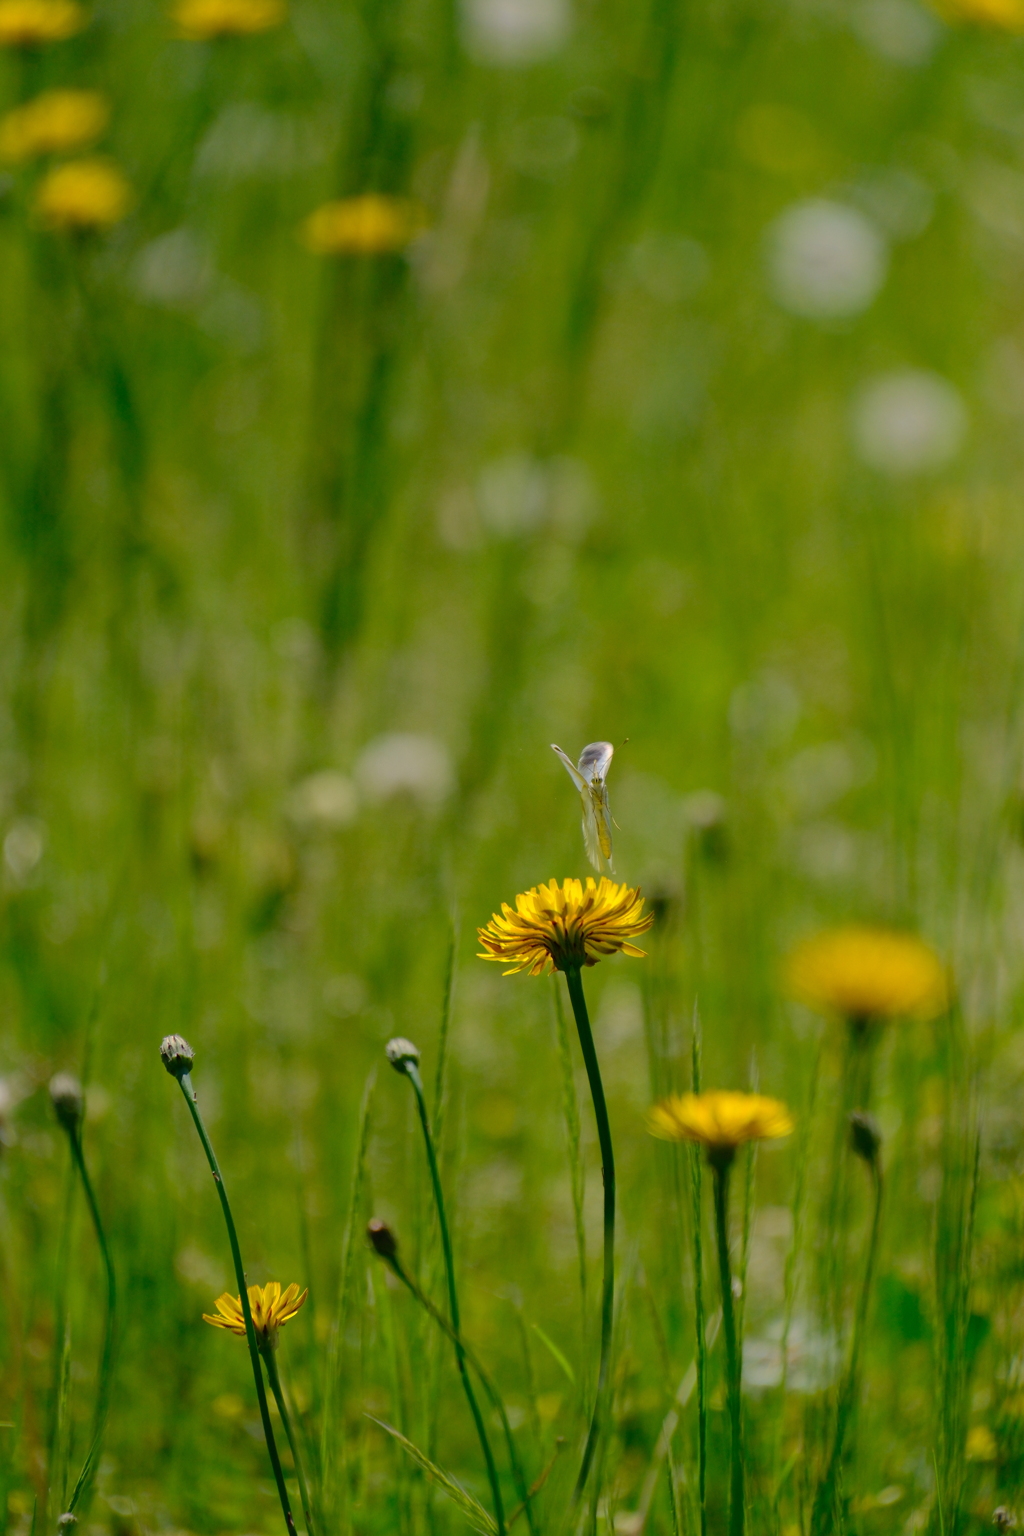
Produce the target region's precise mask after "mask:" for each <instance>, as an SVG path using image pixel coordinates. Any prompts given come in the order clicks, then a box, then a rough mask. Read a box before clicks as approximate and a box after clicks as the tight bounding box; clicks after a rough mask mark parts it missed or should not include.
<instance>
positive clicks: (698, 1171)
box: [687, 1005, 708, 1536]
mask: <svg viewBox="0 0 1024 1536" xmlns="http://www.w3.org/2000/svg"><path fill="white" fill-rule="evenodd" d="M691 1082H692V1086H693V1092H694V1093H700V1085H701V1032H700V1015H699V1014H698V1012H697V1008H696V1005H694V1010H693V1045H692V1055H691ZM687 1152H688V1154H689V1158H690V1198H691V1210H692V1214H693V1317H694V1325H695V1327H696V1330H697V1340H696V1346H695V1347H696V1354H695V1356H694V1359H695V1361H696V1366H697V1506H698V1510H699V1519H700V1536H707V1529H708V1512H707V1489H708V1352H707V1334H706V1330H705V1325H704V1243H703V1224H704V1221H703V1208H704V1187H703V1186H704V1164H703V1161H702V1159H701V1155H700V1148H699V1147H698V1146H697V1145H696V1144H695V1143H694V1144H691V1145H690V1146H689V1147H688V1148H687Z"/></svg>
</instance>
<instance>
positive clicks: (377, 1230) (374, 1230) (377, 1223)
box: [366, 1216, 398, 1259]
mask: <svg viewBox="0 0 1024 1536" xmlns="http://www.w3.org/2000/svg"><path fill="white" fill-rule="evenodd" d="M366 1235H367V1237H368V1238H369V1240H370V1247H371V1248H372V1249H373V1251H374V1253H379V1254H380V1256H381V1258H382V1259H394V1258H396V1257H397V1256H398V1238H397V1237H396V1236H395V1234H394V1233H393V1232H392V1230H391V1228H390V1227H389V1226H388V1224H387V1222H386V1221H381V1220H380V1218H379V1217H378V1216H374V1217H373V1219H372V1220H371V1221H369V1222H368V1223H367V1226H366Z"/></svg>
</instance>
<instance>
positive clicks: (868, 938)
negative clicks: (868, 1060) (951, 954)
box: [784, 927, 951, 1023]
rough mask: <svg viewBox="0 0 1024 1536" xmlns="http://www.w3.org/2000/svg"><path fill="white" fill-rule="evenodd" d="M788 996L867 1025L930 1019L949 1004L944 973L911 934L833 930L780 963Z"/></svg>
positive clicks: (799, 947) (808, 941)
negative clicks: (897, 1020)
mask: <svg viewBox="0 0 1024 1536" xmlns="http://www.w3.org/2000/svg"><path fill="white" fill-rule="evenodd" d="M784 975H785V983H786V989H787V991H788V992H789V993H790V994H791V996H793V997H795V998H797V999H799V1001H800V1002H802V1003H806V1004H807V1006H808V1007H810V1008H816V1009H818V1010H819V1011H820V1012H822V1013H836V1014H839V1015H840V1016H841V1017H842V1018H845V1019H850V1020H852V1021H856V1022H861V1023H867V1022H869V1021H873V1020H881V1019H892V1018H915V1019H931V1018H934V1017H935V1016H936V1014H939V1013H942V1012H943V1010H944V1009H946V1008H948V1006H949V1003H950V997H951V984H950V977H949V973H948V971H947V970H946V967H945V966H944V965H943V963H942V961H941V960H940V959H939V957H938V955H937V954H936V953H935V951H934V950H933V949H931V948H930V947H929V946H928V945H927V944H925V943H923V942H922V941H921V940H920V939H917V938H915V937H914V936H913V935H912V934H908V933H896V932H893V931H891V930H889V929H885V928H857V927H849V928H835V929H832V930H831V931H829V932H827V933H820V934H817V935H816V936H815V937H814V938H812V939H805V940H804V942H803V943H802V944H798V945H797V947H796V948H795V949H794V950H793V952H792V954H791V955H790V956H789V959H788V961H787V962H786V966H785V973H784Z"/></svg>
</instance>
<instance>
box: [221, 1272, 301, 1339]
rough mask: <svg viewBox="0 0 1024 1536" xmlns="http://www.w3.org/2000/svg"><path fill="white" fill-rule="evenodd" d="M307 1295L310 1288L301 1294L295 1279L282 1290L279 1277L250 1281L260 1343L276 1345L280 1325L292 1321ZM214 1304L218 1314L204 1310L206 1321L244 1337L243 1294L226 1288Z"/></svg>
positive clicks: (253, 1314)
mask: <svg viewBox="0 0 1024 1536" xmlns="http://www.w3.org/2000/svg"><path fill="white" fill-rule="evenodd" d="M308 1295H309V1291H308V1290H305V1291H303V1292H302V1294H301V1295H300V1294H299V1288H298V1286H297V1285H296V1284H295V1282H294V1281H293V1282H292V1284H291V1285H290V1286H289V1287H288V1289H287V1290H285V1291H282V1289H281V1283H280V1281H279V1280H271V1281H270V1282H269V1284H267V1285H264V1286H258V1285H250V1287H249V1307H250V1309H251V1311H252V1323H253V1327H254V1328H255V1330H256V1338H257V1340H258V1341H259V1343H260V1344H269V1345H270V1346H271V1348H273V1347H274V1345H275V1344H276V1343H277V1331H278V1329H279V1328H283V1327H284V1325H285V1323H290V1322H291V1320H292V1318H293V1317H294V1316H295V1314H296V1312H297V1311H298V1310H299V1308H300V1307H301V1306H302V1303H303V1302H304V1301H305V1299H306V1297H307V1296H308ZM214 1306H215V1307H216V1308H217V1316H216V1317H210V1316H209V1315H208V1314H207V1313H206V1312H204V1313H203V1322H204V1323H210V1324H211V1325H212V1326H213V1327H214V1328H224V1329H226V1330H227V1332H228V1333H237V1334H238V1336H239V1338H242V1339H244V1338H245V1318H244V1316H243V1315H242V1301H241V1297H239V1296H232V1295H231V1293H230V1292H229V1291H225V1292H224V1295H223V1296H218V1297H217V1300H216V1301H215V1302H214Z"/></svg>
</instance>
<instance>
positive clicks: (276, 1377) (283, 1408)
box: [260, 1340, 315, 1536]
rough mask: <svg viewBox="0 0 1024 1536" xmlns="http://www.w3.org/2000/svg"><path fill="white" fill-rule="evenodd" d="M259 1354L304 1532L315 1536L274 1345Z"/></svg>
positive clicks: (267, 1344) (270, 1343) (309, 1503)
mask: <svg viewBox="0 0 1024 1536" xmlns="http://www.w3.org/2000/svg"><path fill="white" fill-rule="evenodd" d="M260 1354H261V1355H262V1356H263V1363H264V1365H265V1366H266V1368H267V1379H268V1380H269V1382H270V1390H271V1392H273V1394H274V1401H275V1402H276V1404H277V1411H278V1413H279V1414H280V1415H281V1423H282V1424H283V1425H284V1432H285V1434H286V1435H287V1437H288V1444H289V1446H290V1448H291V1453H292V1461H294V1463H295V1476H296V1477H297V1478H298V1480H299V1495H300V1497H301V1499H302V1513H303V1516H304V1517H305V1521H306V1530H307V1532H308V1536H315V1532H314V1530H313V1516H312V1513H311V1510H312V1508H313V1506H312V1503H311V1502H310V1497H309V1489H308V1488H307V1486H306V1474H305V1472H304V1471H303V1467H302V1457H301V1456H300V1455H299V1447H298V1445H297V1444H296V1442H295V1435H294V1433H293V1432H292V1418H291V1414H290V1413H289V1412H288V1404H287V1402H286V1401H285V1395H284V1389H283V1388H282V1386H281V1377H280V1374H279V1372H278V1369H277V1350H276V1347H275V1344H274V1343H272V1342H271V1341H270V1340H268V1341H267V1343H266V1344H264V1346H263V1348H262V1349H261V1350H260Z"/></svg>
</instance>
